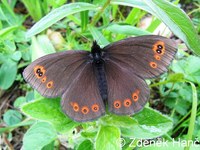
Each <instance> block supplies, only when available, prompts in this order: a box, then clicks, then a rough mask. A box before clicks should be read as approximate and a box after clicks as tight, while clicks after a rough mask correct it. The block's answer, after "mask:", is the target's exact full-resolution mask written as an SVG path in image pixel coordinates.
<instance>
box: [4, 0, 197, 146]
mask: <svg viewBox="0 0 200 150" xmlns="http://www.w3.org/2000/svg"><path fill="white" fill-rule="evenodd" d="M147 34H159V35H163V36H166V37H168V38H173V39H175V40H176V42H177V43H178V45H179V50H178V53H177V55H176V59H175V60H174V61H173V63H172V65H171V66H170V68H169V71H168V72H167V73H165V74H163V75H162V76H160V77H159V78H156V79H153V80H147V82H148V84H149V86H150V88H151V97H150V100H149V102H148V104H147V106H146V107H145V108H144V109H143V111H141V112H139V113H138V114H135V115H133V116H115V115H112V114H107V115H106V116H104V117H102V118H100V119H98V120H97V121H94V122H88V123H76V122H74V121H72V120H71V119H69V118H68V117H67V116H65V115H64V114H63V113H62V111H61V109H60V98H58V99H53V100H52V99H47V98H44V97H41V96H40V95H39V94H38V93H36V92H35V91H34V90H33V89H32V88H31V87H30V86H29V85H28V84H27V83H25V81H24V80H23V78H22V75H21V74H22V71H23V69H24V68H25V67H26V66H27V65H28V64H30V63H31V61H32V60H35V59H36V58H38V57H41V56H42V55H46V54H49V53H54V52H58V51H63V50H71V49H73V50H76V49H82V50H90V47H91V44H92V41H93V40H97V41H98V43H99V44H100V45H101V46H102V47H103V46H105V45H107V44H109V43H112V42H115V41H118V40H120V39H124V38H126V37H129V36H139V35H147ZM199 34H200V1H199V0H171V1H169V0H141V1H136V0H102V1H99V0H94V1H90V0H79V1H74V0H73V1H67V0H36V1H35V0H1V2H0V115H1V120H0V149H10V150H13V149H14V150H18V149H21V148H23V149H24V150H40V149H42V150H53V149H77V150H84V149H87V150H92V149H97V150H107V149H108V150H120V149H123V150H132V149H143V150H146V149H153V150H156V149H159V150H160V149H166V147H164V146H163V147H155V146H153V145H151V143H152V142H153V141H156V142H161V143H162V142H164V141H168V147H167V149H172V150H173V149H176V150H177V149H199V147H198V146H200V130H199V129H200V107H199V101H198V98H199V96H200V92H199V89H200V65H199V64H200V58H199V57H198V55H199V54H200V38H199ZM133 139H135V140H134V141H133ZM174 140H175V141H177V143H180V144H181V146H180V145H179V144H175V145H174V144H173V141H174ZM184 140H190V141H191V140H192V141H193V142H195V144H196V145H193V144H192V143H190V144H184V143H183V142H182V141H184Z"/></svg>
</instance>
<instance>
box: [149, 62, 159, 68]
mask: <svg viewBox="0 0 200 150" xmlns="http://www.w3.org/2000/svg"><path fill="white" fill-rule="evenodd" d="M149 65H150V66H151V68H154V69H155V68H157V67H158V65H157V63H155V62H150V63H149Z"/></svg>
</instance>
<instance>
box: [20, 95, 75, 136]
mask: <svg viewBox="0 0 200 150" xmlns="http://www.w3.org/2000/svg"><path fill="white" fill-rule="evenodd" d="M22 112H23V113H24V114H25V115H27V116H30V117H32V118H35V119H38V120H42V121H47V122H49V123H51V124H52V125H53V126H54V128H55V129H56V130H57V131H58V132H61V133H65V132H67V131H69V130H71V129H73V128H74V127H75V126H77V125H78V123H76V122H74V121H72V120H71V119H69V118H68V117H67V116H65V115H64V114H63V112H62V111H61V109H60V100H59V99H47V98H44V99H41V100H36V101H33V102H30V103H27V104H25V105H24V106H22Z"/></svg>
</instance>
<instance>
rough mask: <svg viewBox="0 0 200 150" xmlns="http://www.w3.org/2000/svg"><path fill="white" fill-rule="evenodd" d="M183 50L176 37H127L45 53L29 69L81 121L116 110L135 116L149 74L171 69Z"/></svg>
mask: <svg viewBox="0 0 200 150" xmlns="http://www.w3.org/2000/svg"><path fill="white" fill-rule="evenodd" d="M176 51H177V46H176V44H175V42H174V41H173V40H171V39H168V38H165V37H162V36H155V35H148V36H140V37H131V38H127V39H124V40H121V41H118V42H115V43H112V44H109V45H108V46H106V47H104V48H100V46H99V45H97V43H96V42H94V43H93V46H92V49H91V52H87V51H84V50H76V51H75V50H70V51H64V52H60V53H55V54H49V55H46V56H43V57H41V58H39V59H37V60H35V61H34V62H32V63H31V64H30V65H29V66H28V67H27V68H26V69H25V70H24V72H23V76H24V79H25V80H26V81H27V82H28V83H29V84H30V85H31V86H32V87H33V88H34V89H36V90H37V91H38V92H39V93H40V94H41V95H42V96H45V97H49V98H54V97H59V96H61V97H62V101H61V105H62V109H63V111H64V112H65V113H66V114H67V115H68V116H69V117H70V118H72V119H73V120H75V121H78V122H84V121H90V120H94V119H97V118H99V117H100V116H102V115H104V114H105V109H106V107H105V106H106V105H108V110H109V111H110V112H111V113H115V114H118V115H131V114H134V113H136V112H138V111H140V110H141V109H142V108H143V107H144V105H145V104H146V102H147V100H148V98H149V95H150V92H149V88H148V86H147V84H146V82H145V79H149V78H154V77H156V76H158V75H160V74H162V73H164V72H166V71H167V67H168V66H169V64H170V63H171V61H172V60H173V58H174V55H175V53H176Z"/></svg>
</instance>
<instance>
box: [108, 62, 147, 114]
mask: <svg viewBox="0 0 200 150" xmlns="http://www.w3.org/2000/svg"><path fill="white" fill-rule="evenodd" d="M105 72H106V78H107V82H108V108H109V111H110V112H113V113H115V114H119V115H131V114H134V113H135V112H138V111H140V110H141V109H142V108H143V107H144V105H145V104H146V102H147V100H148V98H149V88H148V86H147V84H146V82H145V81H144V79H142V78H140V77H139V76H137V75H135V74H133V73H132V72H131V71H130V69H129V68H123V66H120V65H119V64H118V63H116V62H114V61H112V60H109V61H106V64H105Z"/></svg>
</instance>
